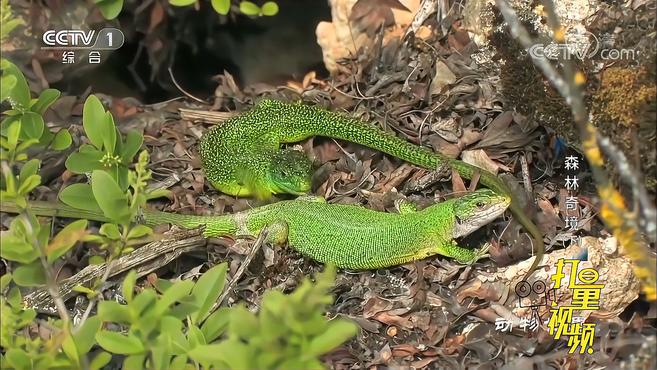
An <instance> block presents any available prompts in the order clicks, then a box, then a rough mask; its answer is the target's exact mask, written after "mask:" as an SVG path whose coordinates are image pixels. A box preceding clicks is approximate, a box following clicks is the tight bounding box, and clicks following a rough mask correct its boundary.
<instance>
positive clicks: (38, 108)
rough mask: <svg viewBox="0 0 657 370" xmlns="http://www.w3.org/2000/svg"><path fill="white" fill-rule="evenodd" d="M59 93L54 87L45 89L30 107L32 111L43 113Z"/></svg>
mask: <svg viewBox="0 0 657 370" xmlns="http://www.w3.org/2000/svg"><path fill="white" fill-rule="evenodd" d="M60 94H61V93H60V92H59V90H56V89H45V90H43V91H42V92H41V94H40V95H39V98H38V99H37V100H36V101H35V102H34V104H33V105H32V107H31V110H32V112H34V113H37V114H40V115H43V113H44V112H45V111H46V109H48V107H50V106H51V105H52V103H54V102H55V101H56V100H57V98H59V95H60Z"/></svg>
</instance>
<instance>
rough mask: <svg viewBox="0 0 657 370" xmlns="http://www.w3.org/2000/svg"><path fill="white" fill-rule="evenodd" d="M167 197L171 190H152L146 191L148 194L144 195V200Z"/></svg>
mask: <svg viewBox="0 0 657 370" xmlns="http://www.w3.org/2000/svg"><path fill="white" fill-rule="evenodd" d="M169 195H171V190H169V189H164V188H158V189H152V190H148V194H146V200H151V199H156V198H162V197H168V196H169Z"/></svg>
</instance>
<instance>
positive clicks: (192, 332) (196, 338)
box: [187, 325, 206, 348]
mask: <svg viewBox="0 0 657 370" xmlns="http://www.w3.org/2000/svg"><path fill="white" fill-rule="evenodd" d="M187 338H188V339H189V345H190V346H191V347H192V348H194V347H197V346H202V345H205V344H206V341H205V336H204V335H203V332H201V329H199V328H198V326H196V325H191V326H190V327H189V328H188V329H187Z"/></svg>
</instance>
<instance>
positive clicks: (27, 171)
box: [18, 158, 41, 181]
mask: <svg viewBox="0 0 657 370" xmlns="http://www.w3.org/2000/svg"><path fill="white" fill-rule="evenodd" d="M40 165H41V161H40V160H38V159H36V158H34V159H30V160H29V161H27V162H25V164H23V167H21V172H20V174H19V175H18V179H19V180H21V181H23V180H24V179H27V178H28V177H30V176H32V175H36V174H37V172H39V166H40Z"/></svg>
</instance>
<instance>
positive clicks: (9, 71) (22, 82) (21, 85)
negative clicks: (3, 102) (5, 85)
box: [2, 59, 31, 112]
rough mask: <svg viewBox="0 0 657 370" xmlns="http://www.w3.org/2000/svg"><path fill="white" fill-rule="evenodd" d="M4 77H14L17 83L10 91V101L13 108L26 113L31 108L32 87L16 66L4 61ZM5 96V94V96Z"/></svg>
mask: <svg viewBox="0 0 657 370" xmlns="http://www.w3.org/2000/svg"><path fill="white" fill-rule="evenodd" d="M2 64H3V70H4V71H3V76H14V78H15V79H16V82H15V84H14V87H13V88H12V89H11V90H10V91H9V94H8V95H9V96H8V98H9V100H10V101H11V106H12V107H13V108H14V109H15V110H18V111H19V112H24V111H25V110H27V109H28V107H29V106H30V100H31V98H30V87H29V85H28V84H27V80H26V79H25V76H23V73H22V72H21V71H20V69H18V67H16V65H15V64H13V63H11V62H9V61H8V60H6V59H3V63H2ZM3 96H4V94H3Z"/></svg>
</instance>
